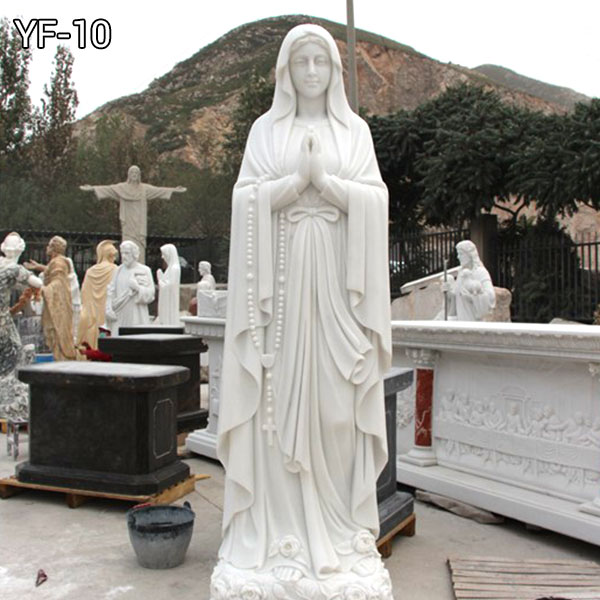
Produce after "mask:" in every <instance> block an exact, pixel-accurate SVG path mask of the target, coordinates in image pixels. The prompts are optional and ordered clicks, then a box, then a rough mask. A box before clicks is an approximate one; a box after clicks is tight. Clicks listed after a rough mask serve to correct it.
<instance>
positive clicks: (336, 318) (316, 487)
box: [218, 111, 391, 576]
mask: <svg viewBox="0 0 600 600" xmlns="http://www.w3.org/2000/svg"><path fill="white" fill-rule="evenodd" d="M273 112H274V111H271V112H270V113H267V114H266V115H264V116H263V117H261V118H260V119H259V120H258V121H257V122H256V123H255V124H254V126H253V128H252V131H251V133H250V137H249V139H248V143H247V147H246V153H245V156H244V161H243V164H242V169H241V173H240V178H239V180H238V183H237V185H236V188H235V190H234V194H233V214H232V234H231V251H230V266H229V282H230V284H229V298H228V313H227V328H226V338H225V344H226V352H225V358H224V366H223V388H222V393H221V398H222V402H221V408H220V415H219V446H218V452H219V457H220V459H221V460H222V462H223V464H224V465H225V468H226V470H227V479H226V493H225V498H226V501H225V507H224V533H225V539H224V543H223V546H222V548H221V552H220V555H221V558H225V559H226V560H229V561H231V562H232V564H234V565H235V566H237V567H241V568H256V567H259V568H268V567H269V566H274V565H277V564H278V561H283V562H284V563H286V564H287V563H290V561H289V560H287V561H286V557H285V556H282V555H281V553H279V554H277V553H276V552H275V554H276V555H277V556H275V555H274V554H273V548H275V547H277V544H281V543H282V540H286V539H287V540H288V541H289V540H295V542H294V543H293V544H292V545H294V544H295V545H296V546H297V547H298V548H301V549H302V550H301V551H299V552H298V553H294V557H295V558H294V559H293V561H291V563H290V564H293V565H294V566H298V565H302V564H303V562H302V561H308V558H307V557H311V561H312V564H310V565H308V564H306V565H305V568H306V569H308V570H309V571H312V572H313V573H314V574H316V575H317V576H325V575H326V574H327V573H331V572H335V571H339V570H342V571H343V570H349V569H350V568H351V564H349V562H348V561H351V560H356V556H355V555H353V552H352V548H351V540H352V539H353V537H354V536H355V535H356V534H357V533H359V532H360V531H364V530H365V529H366V530H369V531H371V532H372V533H373V534H374V535H376V533H377V531H378V527H379V521H378V513H377V501H376V491H375V490H376V479H377V476H378V474H379V472H380V471H381V469H382V468H383V466H384V464H385V461H386V455H387V444H386V437H385V435H386V433H385V416H384V409H383V384H382V377H383V373H384V372H385V371H386V370H387V368H388V367H389V364H390V356H391V340H390V309H389V282H388V272H387V226H388V213H387V190H386V188H385V186H384V184H383V183H382V181H381V177H380V174H379V170H378V167H377V163H376V160H375V155H374V151H373V145H372V141H371V137H370V133H369V130H368V127H367V125H366V123H364V121H362V120H361V119H360V118H359V117H357V116H355V115H354V114H352V113H346V115H345V117H346V119H345V120H344V121H340V120H338V119H336V118H333V116H334V115H332V117H330V118H329V119H327V120H326V121H324V122H323V123H322V124H320V125H319V126H318V128H317V133H318V135H319V136H320V139H321V144H322V147H323V153H324V155H325V156H324V160H325V163H326V165H327V169H328V172H329V173H330V174H332V175H334V178H333V180H332V182H331V184H330V185H329V186H328V187H327V189H325V190H323V192H322V193H321V194H319V193H318V192H317V190H316V189H315V188H314V187H312V186H309V187H308V188H307V190H305V192H303V193H302V194H301V195H299V196H298V194H297V193H296V191H295V190H294V189H293V187H291V186H290V184H289V179H290V178H289V174H290V173H292V172H293V171H294V170H295V168H296V163H297V160H298V157H299V145H300V144H301V141H302V138H303V136H304V134H305V131H304V129H305V128H304V127H303V125H302V124H301V123H297V122H295V121H294V118H293V115H292V116H288V117H287V118H286V117H283V118H281V119H278V118H277V116H276V115H275V114H273ZM290 200H291V202H290ZM284 205H285V207H284V208H282V209H280V210H277V209H276V208H275V209H274V207H277V206H284ZM338 206H342V207H344V208H346V210H343V208H342V209H341V208H338ZM251 306H255V308H251V309H249V307H251ZM257 340H258V341H257ZM278 340H279V341H278ZM269 388H270V389H269ZM277 515H280V516H279V517H277ZM244 540H247V542H248V543H247V544H245V543H244ZM257 540H258V543H256V542H257ZM313 542H314V543H313ZM284 554H285V553H284ZM288 558H289V557H288Z"/></svg>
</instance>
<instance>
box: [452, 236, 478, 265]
mask: <svg viewBox="0 0 600 600" xmlns="http://www.w3.org/2000/svg"><path fill="white" fill-rule="evenodd" d="M456 254H457V255H458V262H460V266H461V267H469V268H471V269H474V268H475V267H481V266H482V262H481V259H480V258H479V253H478V252H477V246H476V245H475V244H474V243H473V242H472V241H471V240H463V241H462V242H458V244H456Z"/></svg>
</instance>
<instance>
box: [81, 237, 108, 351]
mask: <svg viewBox="0 0 600 600" xmlns="http://www.w3.org/2000/svg"><path fill="white" fill-rule="evenodd" d="M111 247H112V248H114V247H113V246H104V248H103V249H102V251H103V252H104V254H102V255H100V256H99V260H98V263H97V264H95V265H94V266H93V267H90V268H89V269H88V270H87V271H86V272H85V277H84V280H83V285H82V286H81V318H80V319H79V328H78V331H77V345H78V346H79V345H80V344H82V343H83V342H86V343H88V344H89V345H90V347H91V348H94V349H97V348H98V335H99V328H100V327H102V325H104V322H105V320H106V291H107V289H108V285H109V284H110V282H111V280H112V278H113V275H114V273H115V271H116V269H117V265H115V264H114V262H110V260H109V259H108V253H109V252H111V250H110V248H111Z"/></svg>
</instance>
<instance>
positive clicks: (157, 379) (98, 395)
mask: <svg viewBox="0 0 600 600" xmlns="http://www.w3.org/2000/svg"><path fill="white" fill-rule="evenodd" d="M18 376H19V379H20V380H21V381H24V382H25V383H28V384H29V385H30V388H29V389H30V393H31V400H30V417H29V419H30V421H29V423H30V425H29V426H30V432H29V461H28V462H25V463H21V464H19V465H18V466H17V469H16V473H17V478H18V479H19V481H22V482H25V483H36V484H43V485H52V486H59V487H69V488H74V489H82V490H94V491H101V492H112V493H118V494H128V495H146V494H155V493H158V492H161V491H162V490H164V489H165V488H167V487H170V486H171V485H174V484H176V483H178V482H180V481H182V480H184V479H186V477H188V476H189V467H188V466H187V465H186V464H185V463H183V462H181V461H180V460H178V459H177V441H176V430H175V427H176V421H175V418H176V413H177V387H178V386H179V385H180V384H181V383H183V382H184V381H186V380H187V379H188V377H189V371H188V370H187V369H184V368H183V367H173V366H160V365H133V364H120V363H100V362H79V361H77V362H74V361H73V362H71V361H69V362H54V363H43V364H38V365H33V366H27V367H23V368H21V369H19V373H18Z"/></svg>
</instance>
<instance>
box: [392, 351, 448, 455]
mask: <svg viewBox="0 0 600 600" xmlns="http://www.w3.org/2000/svg"><path fill="white" fill-rule="evenodd" d="M406 354H407V356H408V357H409V358H410V359H411V360H412V363H413V365H414V367H415V370H416V390H415V441H414V446H413V448H412V449H411V450H410V451H409V452H408V453H407V454H401V455H400V456H399V457H398V460H401V461H404V462H408V463H411V464H414V465H418V466H419V467H429V466H431V465H435V464H437V459H436V456H435V452H434V450H433V446H432V435H431V423H432V420H433V378H434V367H435V361H436V359H437V356H438V354H439V353H438V352H437V351H436V350H429V349H427V348H407V350H406Z"/></svg>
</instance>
